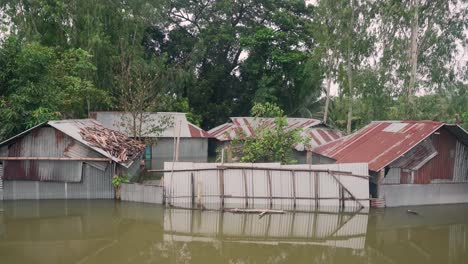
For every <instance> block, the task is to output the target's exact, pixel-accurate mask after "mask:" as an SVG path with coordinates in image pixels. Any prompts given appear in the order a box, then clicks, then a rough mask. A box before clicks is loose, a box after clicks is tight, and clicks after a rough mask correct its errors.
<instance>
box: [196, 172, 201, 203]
mask: <svg viewBox="0 0 468 264" xmlns="http://www.w3.org/2000/svg"><path fill="white" fill-rule="evenodd" d="M201 196H202V180H201V177H200V176H198V180H197V206H198V208H200V209H201V208H202V199H201Z"/></svg>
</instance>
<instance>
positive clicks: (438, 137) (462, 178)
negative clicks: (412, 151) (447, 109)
mask: <svg viewBox="0 0 468 264" xmlns="http://www.w3.org/2000/svg"><path fill="white" fill-rule="evenodd" d="M429 142H431V143H432V145H433V146H434V148H435V150H436V151H437V155H435V156H434V157H433V158H432V159H431V160H429V161H428V162H427V163H425V164H424V165H423V166H422V167H421V168H419V169H418V170H408V169H402V168H399V167H397V166H398V165H397V164H398V160H397V161H396V162H394V163H392V164H391V165H390V170H389V171H388V172H387V174H386V176H385V179H384V180H383V182H382V183H383V184H430V183H464V182H468V147H467V146H466V145H464V144H463V143H461V142H460V141H458V140H457V138H456V137H455V136H454V135H453V134H452V133H450V132H449V131H448V130H447V129H445V128H441V129H439V130H438V131H437V132H435V133H434V134H433V135H431V136H430V137H429ZM421 144H423V143H421Z"/></svg>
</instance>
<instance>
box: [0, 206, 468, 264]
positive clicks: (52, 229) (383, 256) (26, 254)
mask: <svg viewBox="0 0 468 264" xmlns="http://www.w3.org/2000/svg"><path fill="white" fill-rule="evenodd" d="M2 209H3V211H2ZM408 209H410V210H412V211H416V212H418V214H413V213H408V212H407V210H408ZM0 211H2V212H0V263H2V264H3V263H204V264H211V263H229V264H247V263H337V264H341V263H346V264H350V263H412V264H419V263H425V264H426V263H460V264H461V263H468V205H444V206H424V207H411V208H393V209H385V210H371V211H370V212H368V213H365V212H359V213H357V214H356V213H334V212H332V211H333V210H329V209H328V210H323V211H320V212H315V213H287V214H284V215H266V216H264V217H262V218H259V217H258V215H253V214H251V215H244V214H232V213H220V212H212V211H204V212H200V211H193V210H181V209H166V208H164V207H162V206H157V205H149V204H141V203H127V202H114V201H99V200H96V201H53V200H49V201H15V202H7V201H4V202H3V203H0Z"/></svg>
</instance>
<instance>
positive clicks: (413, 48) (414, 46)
mask: <svg viewBox="0 0 468 264" xmlns="http://www.w3.org/2000/svg"><path fill="white" fill-rule="evenodd" d="M411 2H412V11H413V12H414V16H413V20H412V21H411V45H410V66H411V72H410V80H409V85H408V88H407V90H406V118H411V117H412V110H411V109H412V104H413V100H412V97H413V95H414V92H415V85H416V72H417V68H418V30H419V25H418V19H419V10H418V9H419V0H412V1H411Z"/></svg>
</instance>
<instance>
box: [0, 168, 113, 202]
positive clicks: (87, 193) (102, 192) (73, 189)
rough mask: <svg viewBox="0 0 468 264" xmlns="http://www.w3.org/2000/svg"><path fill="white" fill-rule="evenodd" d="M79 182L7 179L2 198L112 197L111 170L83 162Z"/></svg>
mask: <svg viewBox="0 0 468 264" xmlns="http://www.w3.org/2000/svg"><path fill="white" fill-rule="evenodd" d="M82 170H83V177H82V181H81V182H45V181H20V180H8V181H5V182H4V192H3V193H4V200H23V199H28V200H31V199H32V200H39V199H113V198H114V188H113V186H112V170H111V169H110V166H109V168H107V169H106V171H101V170H98V169H96V168H94V167H91V166H89V165H87V164H83V167H82Z"/></svg>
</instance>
